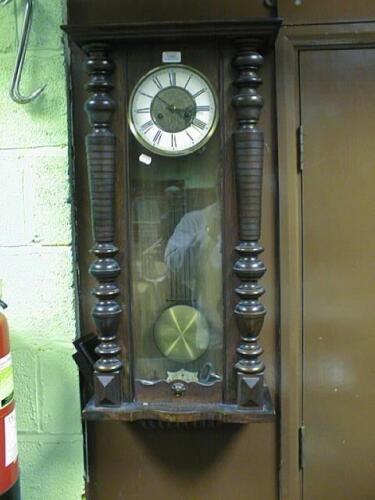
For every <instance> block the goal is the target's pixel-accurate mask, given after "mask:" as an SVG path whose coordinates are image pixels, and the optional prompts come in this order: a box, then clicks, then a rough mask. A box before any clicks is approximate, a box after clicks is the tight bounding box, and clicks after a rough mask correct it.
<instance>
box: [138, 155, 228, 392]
mask: <svg viewBox="0 0 375 500" xmlns="http://www.w3.org/2000/svg"><path fill="white" fill-rule="evenodd" d="M176 161H177V163H176ZM201 163H202V159H200V160H199V161H196V162H195V163H194V162H193V161H190V162H189V161H185V162H182V161H181V160H176V159H165V158H157V160H155V161H154V162H153V164H151V165H150V166H145V165H142V164H140V163H137V165H136V167H134V168H133V170H132V172H131V177H132V178H131V185H132V202H131V242H132V253H131V263H132V303H131V304H132V306H131V307H132V328H133V338H134V349H135V375H136V379H137V380H141V381H143V382H144V383H145V384H149V383H152V382H153V381H158V380H167V381H168V382H170V381H173V379H177V378H178V379H181V378H183V379H186V380H188V381H196V382H198V381H199V382H200V383H203V384H211V383H213V382H214V381H216V380H218V379H220V378H221V376H222V373H221V372H222V342H223V340H222V337H223V333H222V309H223V304H222V256H221V214H220V205H219V203H218V192H217V191H218V190H217V185H218V167H217V165H212V166H211V167H210V166H209V165H206V168H205V170H203V169H202V168H201V166H202V165H201ZM177 372H178V373H177ZM174 374H175V375H174Z"/></svg>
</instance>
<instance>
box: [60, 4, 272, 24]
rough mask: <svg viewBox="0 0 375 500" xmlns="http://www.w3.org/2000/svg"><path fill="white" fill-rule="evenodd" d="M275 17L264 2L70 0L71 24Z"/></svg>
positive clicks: (69, 18)
mask: <svg viewBox="0 0 375 500" xmlns="http://www.w3.org/2000/svg"><path fill="white" fill-rule="evenodd" d="M270 15H272V9H270V8H269V7H266V6H265V3H264V2H263V0H253V1H252V2H248V1H247V0H232V1H231V2H228V1H227V0H215V1H207V0H206V1H204V2H202V1H201V0H190V2H189V3H188V5H187V4H186V3H185V2H183V1H181V0H179V1H175V0H159V1H158V2H157V4H156V3H155V0H138V1H137V2H134V1H131V0H125V1H124V0H107V1H106V2H103V1H102V0H69V1H68V22H69V24H104V23H129V22H142V21H186V20H188V19H189V20H206V19H236V18H241V17H242V18H245V17H264V16H270Z"/></svg>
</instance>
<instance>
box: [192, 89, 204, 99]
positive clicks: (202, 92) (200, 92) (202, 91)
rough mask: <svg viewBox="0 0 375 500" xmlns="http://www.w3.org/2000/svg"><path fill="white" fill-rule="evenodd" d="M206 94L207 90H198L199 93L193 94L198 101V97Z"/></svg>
mask: <svg viewBox="0 0 375 500" xmlns="http://www.w3.org/2000/svg"><path fill="white" fill-rule="evenodd" d="M205 92H207V89H200V90H198V92H196V93H195V94H193V97H194V99H196V98H197V97H198V96H200V95H202V94H204V93H205Z"/></svg>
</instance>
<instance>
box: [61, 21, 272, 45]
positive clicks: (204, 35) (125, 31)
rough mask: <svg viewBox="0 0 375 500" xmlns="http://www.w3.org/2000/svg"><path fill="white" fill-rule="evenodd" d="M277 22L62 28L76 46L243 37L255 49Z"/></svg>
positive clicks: (265, 42) (265, 41) (269, 39)
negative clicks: (249, 41)
mask: <svg viewBox="0 0 375 500" xmlns="http://www.w3.org/2000/svg"><path fill="white" fill-rule="evenodd" d="M280 24H281V20H280V19H278V18H270V19H267V18H260V19H256V18H253V19H248V20H242V19H238V20H231V21H188V20H187V21H181V22H160V23H156V22H147V23H125V24H105V25H102V24H100V25H90V26H87V25H68V26H63V27H62V29H63V30H64V31H65V32H66V33H68V34H69V36H70V38H71V39H72V40H74V41H75V42H76V43H78V44H79V45H82V44H85V43H87V42H93V41H95V42H98V41H100V42H102V41H130V40H136V41H139V42H143V41H145V40H158V41H161V40H179V41H182V40H192V39H214V40H218V39H227V40H235V39H238V38H242V37H246V38H248V39H249V40H252V41H253V45H254V46H255V47H257V48H258V49H259V48H261V47H263V46H271V45H272V44H273V42H274V40H275V37H276V34H277V30H278V28H279V26H280Z"/></svg>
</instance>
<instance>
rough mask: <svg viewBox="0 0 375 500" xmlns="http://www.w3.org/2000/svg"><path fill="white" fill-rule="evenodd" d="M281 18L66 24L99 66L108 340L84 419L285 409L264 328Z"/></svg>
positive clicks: (217, 416)
mask: <svg viewBox="0 0 375 500" xmlns="http://www.w3.org/2000/svg"><path fill="white" fill-rule="evenodd" d="M279 24H280V21H279V20H277V19H264V20H254V21H251V20H246V21H222V22H221V21H218V22H215V21H212V22H190V23H182V24H174V23H160V24H158V23H147V24H139V25H132V24H130V25H111V26H100V27H95V26H92V27H90V26H86V27H80V26H71V27H67V28H66V29H67V31H68V32H69V34H70V36H71V37H72V39H73V40H74V41H75V43H77V44H78V45H79V46H80V47H82V49H83V52H84V54H85V56H86V57H87V71H88V75H89V78H88V83H87V89H88V91H89V97H88V99H87V101H86V104H85V110H86V112H87V114H88V117H89V123H90V126H91V129H90V130H87V135H86V153H87V167H88V175H89V184H90V202H91V212H92V217H91V223H92V228H93V236H94V240H95V245H94V248H93V253H94V255H95V259H94V261H93V263H92V264H91V266H90V273H91V274H92V276H93V277H94V278H95V279H96V280H97V283H98V284H97V286H95V288H94V289H93V294H94V296H95V297H96V298H97V302H96V304H95V305H94V307H93V313H92V316H93V320H94V324H95V327H96V330H97V335H98V339H99V345H98V346H97V348H96V356H97V359H96V361H95V364H94V366H93V380H94V394H93V395H92V398H91V399H90V401H88V403H87V406H86V408H85V410H84V415H85V416H86V418H91V419H95V418H101V419H102V418H109V419H113V418H116V419H122V420H127V421H133V420H162V421H167V422H194V421H208V420H216V421H221V422H232V423H246V422H252V421H259V420H267V419H269V418H272V417H273V415H274V410H273V405H272V401H271V398H270V392H269V389H268V387H267V384H266V382H265V364H264V362H263V361H262V358H261V356H262V353H263V349H262V347H261V345H260V339H259V336H260V332H261V329H262V326H263V321H264V317H265V314H266V311H265V308H264V306H263V304H262V302H261V300H260V299H261V296H262V295H263V293H264V289H263V287H262V285H261V283H260V282H259V281H260V279H261V278H262V276H263V274H264V273H265V271H266V268H265V265H264V263H263V261H262V260H261V258H260V254H261V253H262V250H263V248H262V246H261V245H260V243H259V240H260V236H261V234H260V228H261V199H262V197H261V194H262V169H263V149H264V136H263V132H262V130H261V129H260V128H259V125H258V122H259V117H260V113H261V109H262V106H263V99H262V97H261V95H260V92H259V90H258V87H259V86H260V84H261V82H262V80H261V78H260V76H259V70H260V68H261V66H262V65H263V57H264V55H266V54H267V50H268V47H269V46H270V44H272V42H273V40H274V38H275V36H276V32H277V29H278V26H279ZM261 52H262V53H263V54H264V55H262V54H261ZM166 55H168V58H167V57H166ZM115 240H116V244H115ZM119 250H120V251H121V253H120V256H121V263H122V266H120V260H119ZM125 299H126V301H127V302H128V303H127V304H126V305H125V307H124V305H123V302H124V300H125Z"/></svg>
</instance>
